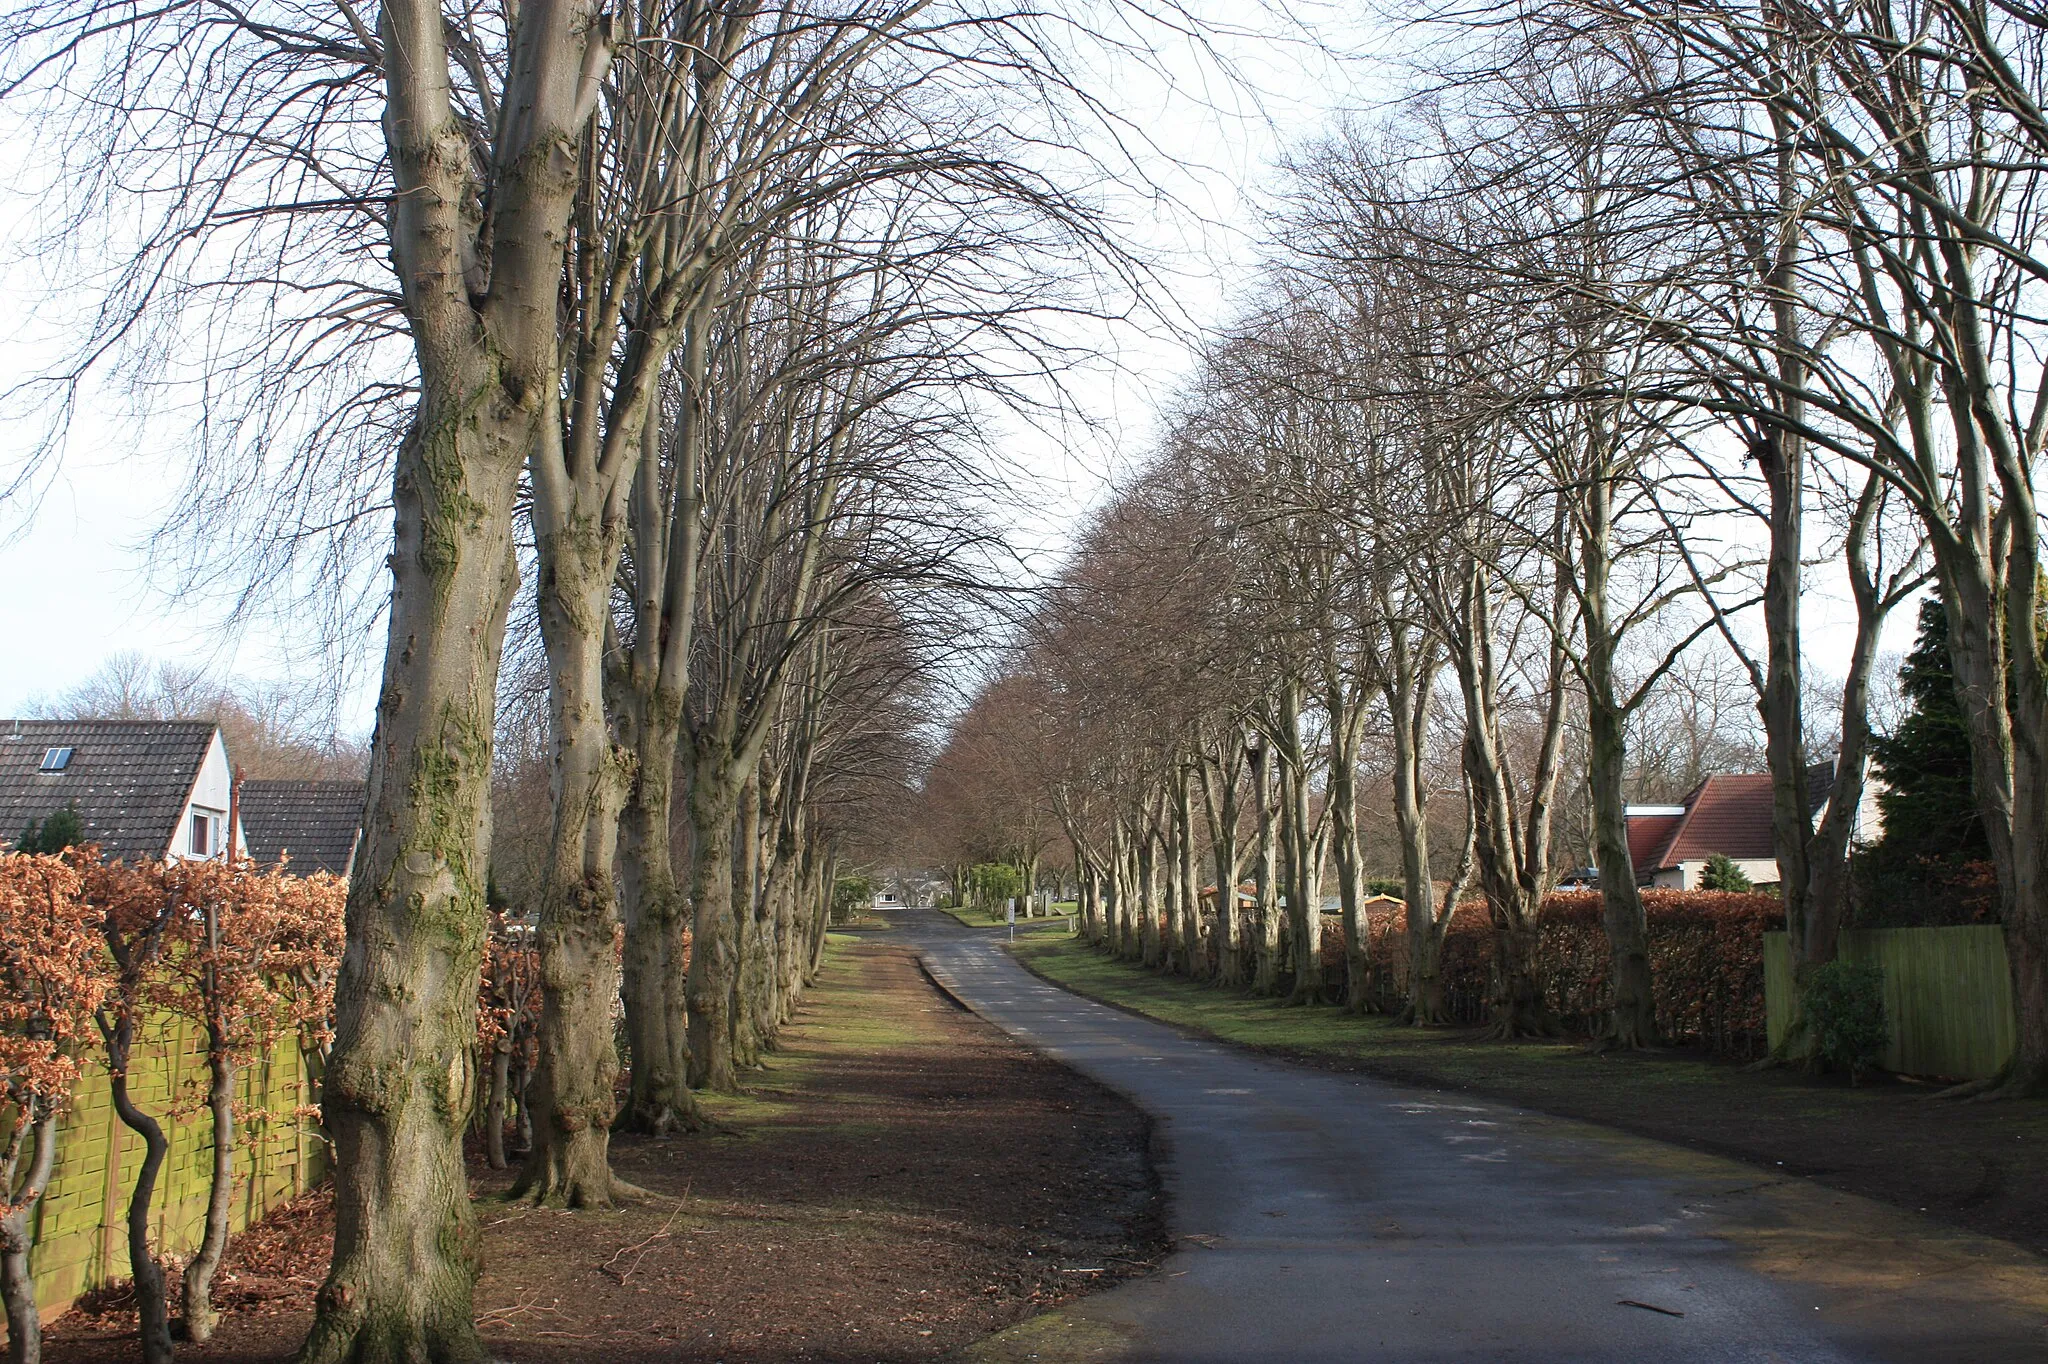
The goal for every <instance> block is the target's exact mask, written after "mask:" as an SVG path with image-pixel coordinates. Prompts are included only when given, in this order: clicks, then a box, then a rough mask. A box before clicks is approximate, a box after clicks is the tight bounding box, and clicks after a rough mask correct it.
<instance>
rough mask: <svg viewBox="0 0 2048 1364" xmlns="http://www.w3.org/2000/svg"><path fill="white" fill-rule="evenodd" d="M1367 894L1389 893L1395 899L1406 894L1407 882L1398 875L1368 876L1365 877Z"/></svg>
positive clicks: (1401, 897) (1402, 897)
mask: <svg viewBox="0 0 2048 1364" xmlns="http://www.w3.org/2000/svg"><path fill="white" fill-rule="evenodd" d="M1365 893H1366V894H1367V895H1390V896H1392V897H1393V898H1394V899H1396V900H1400V899H1405V898H1406V897H1407V895H1408V883H1407V882H1406V881H1403V880H1402V879H1401V878H1400V877H1398V876H1368V877H1366V878H1365Z"/></svg>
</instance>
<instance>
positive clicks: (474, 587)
mask: <svg viewBox="0 0 2048 1364" xmlns="http://www.w3.org/2000/svg"><path fill="white" fill-rule="evenodd" d="M477 378H478V387H477V388H476V389H475V390H472V391H471V392H469V393H466V394H462V395H461V396H459V397H450V396H449V395H448V394H447V393H445V392H444V391H443V390H441V389H440V388H439V387H438V386H436V385H429V387H428V391H427V395H426V397H425V398H424V399H423V400H422V404H421V411H420V414H419V416H418V418H417V419H416V423H415V426H414V428H413V430H412V431H411V432H410V433H409V434H408V436H407V440H406V444H405V447H404V449H402V450H401V452H400V455H399V462H398V474H397V479H396V484H395V489H394V492H395V497H396V503H397V507H396V511H397V542H396V546H395V550H394V553H393V554H392V556H391V569H392V579H393V595H392V605H391V616H390V639H389V642H388V644H387V647H386V652H385V664H384V684H383V692H382V695H381V697H380V699H379V702H378V711H377V733H376V738H375V740H374V742H373V744H372V747H371V758H370V778H369V790H368V793H367V800H366V804H365V810H364V824H363V842H362V847H361V850H360V852H359V853H358V858H357V867H356V873H355V875H354V877H353V878H352V879H351V881H350V885H349V902H348V946H347V950H346V951H345V952H344V954H343V957H342V963H341V968H340V972H339V975H338V976H337V979H336V985H335V1040H334V1046H333V1050H332V1052H331V1054H330V1056H329V1060H328V1068H327V1074H326V1079H325V1083H324V1085H323V1090H322V1112H323V1115H324V1117H325V1121H326V1126H327V1130H328V1133H329V1134H330V1136H331V1137H332V1139H333V1142H334V1155H335V1239H334V1257H333V1261H332V1264H331V1266H330V1268H329V1271H328V1276H327V1281H326V1283H325V1285H324V1286H323V1287H322V1288H321V1290H320V1293H319V1296H318V1299H317V1304H316V1307H317V1315H316V1317H315V1320H314V1323H313V1327H312V1330H311V1332H310V1333H309V1334H308V1336H307V1338H306V1342H305V1344H304V1346H303V1347H302V1348H301V1351H300V1359H301V1361H302V1362H303V1364H344V1361H363V1362H364V1364H381V1362H382V1361H387V1360H389V1361H408V1362H410V1361H421V1360H423V1361H431V1362H432V1364H467V1362H468V1361H475V1360H481V1359H483V1358H484V1357H485V1351H484V1349H483V1345H482V1343H481V1342H480V1341H479V1340H478V1338H477V1333H476V1327H475V1320H474V1317H475V1314H474V1310H473V1297H474V1292H475V1286H476V1278H477V1273H478V1268H479V1262H478V1257H477V1231H476V1224H475V1219H474V1216H473V1214H472V1212H471V1209H470V1202H469V1193H468V1188H467V1182H466V1178H465V1174H464V1170H463V1160H462V1137H463V1129H464V1127H465V1126H466V1125H467V1123H468V1120H469V1116H470V1114H471V1113H472V1111H473V1110H474V1106H475V1104H474V1100H475V1090H476V1083H477V1077H476V1075H475V1074H474V1070H475V1062H474V1056H475V1046H476V1009H477V989H478V981H479V976H480V974H481V968H482V959H483V948H484V941H485V938H486V935H487V926H488V911H487V909H486V906H485V896H484V890H485V883H486V866H487V863H488V848H489V794H490V770H491V737H492V724H493V716H494V710H495V701H496V692H497V676H498V661H499V654H500V645H501V642H502V639H503V635H504V625H505V613H506V610H507V607H508V606H509V604H510V602H511V599H512V591H513V588H514V586H515V584H516V581H517V578H516V571H515V567H514V559H513V548H512V500H513V493H514V490H515V486H516V480H517V476H518V471H519V467H520V464H521V463H522V462H523V460H524V457H525V454H526V449H527V445H528V443H529V441H530V439H531V431H532V426H533V414H532V413H531V412H528V411H526V410H524V409H523V408H522V407H521V406H520V404H519V403H518V402H516V401H508V399H507V395H506V391H505V389H504V388H503V387H502V385H500V384H499V383H498V382H497V381H496V380H495V379H486V378H484V377H483V376H481V375H479V376H477Z"/></svg>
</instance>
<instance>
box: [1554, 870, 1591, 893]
mask: <svg viewBox="0 0 2048 1364" xmlns="http://www.w3.org/2000/svg"><path fill="white" fill-rule="evenodd" d="M1557 888H1558V889H1559V890H1598V889H1600V868H1598V867H1573V868H1572V869H1571V870H1570V871H1568V872H1566V873H1565V874H1564V875H1563V876H1560V877H1559V878H1558V880H1557Z"/></svg>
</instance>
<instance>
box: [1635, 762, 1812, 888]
mask: <svg viewBox="0 0 2048 1364" xmlns="http://www.w3.org/2000/svg"><path fill="white" fill-rule="evenodd" d="M1665 820H1673V821H1674V824H1675V827H1672V828H1671V829H1670V837H1669V838H1668V839H1665V840H1658V839H1655V838H1654V837H1653V836H1652V831H1651V830H1648V829H1645V830H1644V832H1643V835H1642V839H1643V844H1642V851H1643V854H1644V855H1643V856H1642V857H1641V858H1637V857H1636V853H1637V850H1638V843H1637V837H1638V835H1637V832H1636V826H1637V825H1639V824H1641V825H1647V824H1652V823H1660V824H1661V823H1663V822H1664V821H1665ZM1628 841H1629V855H1630V857H1631V859H1632V860H1634V861H1635V866H1636V870H1637V871H1639V872H1650V871H1657V870H1661V869H1662V868H1665V867H1675V866H1677V865H1679V864H1680V863H1682V862H1704V861H1705V860H1706V859H1708V858H1709V857H1712V856H1713V855H1714V854H1715V853H1725V854H1727V855H1728V856H1729V857H1732V858H1735V859H1736V860H1737V861H1766V860H1769V859H1771V858H1774V857H1776V856H1777V855H1778V852H1777V848H1776V847H1775V846H1774V845H1773V843H1772V841H1771V779H1770V776H1769V775H1768V774H1766V773H1762V772H1742V773H1734V774H1717V775H1715V776H1711V777H1708V778H1707V779H1706V780H1705V781H1703V782H1701V783H1700V784H1699V785H1698V786H1696V787H1694V788H1693V790H1692V793H1691V794H1690V795H1688V796H1687V797H1686V798H1685V813H1684V814H1683V815H1679V816H1675V817H1674V816H1669V815H1663V816H1653V817H1651V818H1649V819H1635V820H1631V821H1629V840H1628Z"/></svg>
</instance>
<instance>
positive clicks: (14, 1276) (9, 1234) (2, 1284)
mask: <svg viewBox="0 0 2048 1364" xmlns="http://www.w3.org/2000/svg"><path fill="white" fill-rule="evenodd" d="M15 1121H16V1122H17V1124H20V1123H26V1124H27V1127H28V1131H27V1132H25V1133H24V1132H21V1131H17V1132H16V1133H15V1136H14V1139H15V1141H16V1142H17V1143H20V1142H21V1141H23V1140H24V1138H25V1139H26V1142H27V1144H28V1148H29V1162H28V1169H27V1171H25V1172H24V1173H23V1175H22V1177H21V1178H20V1180H19V1181H13V1180H10V1181H9V1183H10V1187H9V1188H8V1189H7V1195H8V1202H7V1206H6V1209H5V1211H4V1212H0V1300H4V1302H5V1304H6V1308H7V1364H41V1360H42V1357H43V1318H42V1311H41V1308H40V1307H39V1306H38V1304H37V1303H36V1278H35V1271H34V1270H33V1268H31V1266H30V1264H29V1256H30V1252H32V1251H33V1250H34V1249H35V1241H36V1235H35V1233H36V1215H37V1207H38V1205H39V1204H41V1202H42V1201H43V1194H44V1192H45V1191H47V1190H48V1189H49V1187H50V1175H51V1173H52V1172H53V1171H54V1170H55V1169H56V1167H57V1115H56V1114H55V1113H53V1112H51V1111H50V1109H49V1107H48V1106H47V1105H46V1104H44V1103H42V1102H40V1101H31V1102H30V1104H29V1111H28V1112H26V1113H23V1114H20V1115H19V1116H17V1118H16V1119H15ZM10 1163H11V1162H10ZM10 1173H12V1172H11V1171H10Z"/></svg>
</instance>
